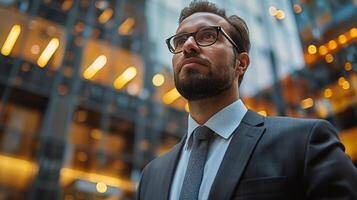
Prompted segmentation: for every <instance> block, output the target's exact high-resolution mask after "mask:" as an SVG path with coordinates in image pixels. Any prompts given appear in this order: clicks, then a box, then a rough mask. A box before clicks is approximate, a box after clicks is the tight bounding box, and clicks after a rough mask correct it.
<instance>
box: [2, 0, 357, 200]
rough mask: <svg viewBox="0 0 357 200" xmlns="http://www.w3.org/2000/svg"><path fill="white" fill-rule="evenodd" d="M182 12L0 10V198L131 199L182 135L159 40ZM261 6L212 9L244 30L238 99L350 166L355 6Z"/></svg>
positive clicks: (55, 6)
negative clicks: (145, 171) (338, 141)
mask: <svg viewBox="0 0 357 200" xmlns="http://www.w3.org/2000/svg"><path fill="white" fill-rule="evenodd" d="M189 2H190V1H188V0H182V1H164V0H146V1H144V0H134V1H133V0H130V1H129V0H120V1H119V0H56V1H55V0H0V16H1V18H2V19H6V20H1V21H0V27H1V28H0V47H1V54H0V177H1V178H0V199H31V200H32V199H36V200H38V199H66V200H70V199H113V200H114V199H120V200H121V199H132V198H133V196H132V195H133V191H134V188H135V184H136V183H137V181H138V180H139V178H140V172H141V170H142V168H143V167H144V166H145V164H146V163H148V162H149V161H150V160H151V159H153V158H154V157H155V156H157V155H159V154H162V153H164V152H166V151H167V150H168V149H170V148H171V147H172V146H173V145H175V144H176V143H177V142H178V141H179V140H180V138H181V137H182V136H183V135H184V134H185V131H186V123H187V122H186V120H187V118H186V116H187V111H188V110H189V108H188V106H187V102H186V101H185V100H184V99H183V98H182V97H181V96H180V95H179V94H178V93H177V91H176V89H175V87H174V82H173V77H172V70H171V56H172V55H171V54H170V53H169V51H168V50H167V48H166V46H165V43H164V40H165V39H166V38H167V37H169V36H171V35H173V34H174V33H175V31H176V27H177V25H178V22H177V20H178V15H179V11H180V10H181V8H183V7H184V6H186V5H188V4H189ZM261 2H262V1H260V0H252V1H244V0H225V1H216V3H217V4H218V5H219V6H221V7H224V8H226V9H227V12H228V14H238V15H239V16H241V17H242V18H244V19H245V20H246V21H247V24H248V26H249V28H250V30H251V33H250V34H251V40H252V50H251V52H250V55H251V57H252V58H251V60H252V63H251V66H250V69H249V70H248V72H247V74H246V76H245V78H244V81H243V85H242V91H241V93H242V95H243V101H244V102H245V103H246V105H247V106H248V107H249V108H250V109H253V110H255V111H257V112H259V113H260V114H262V115H289V116H296V117H319V118H324V119H327V120H329V121H331V122H332V123H333V124H334V125H336V126H337V128H338V129H339V130H341V131H342V132H343V134H341V136H343V138H342V139H344V143H345V144H347V147H348V152H349V154H350V155H352V156H355V155H356V153H354V152H355V151H356V150H355V149H353V148H352V147H353V143H356V136H355V133H356V132H357V131H356V130H355V128H356V127H355V126H356V124H357V123H356V116H357V115H356V101H357V96H356V87H357V81H356V78H354V76H355V73H356V71H357V70H356V67H357V66H356V62H357V61H356V31H355V29H353V27H356V22H355V20H351V19H354V18H353V17H355V15H356V6H355V5H356V4H354V2H353V1H352V0H344V1H338V2H340V3H336V2H335V1H332V0H331V1H326V3H324V2H325V1H323V2H322V1H321V2H320V1H318V0H316V1H302V0H301V1H289V0H269V1H263V3H261ZM342 2H343V3H342ZM321 6H322V7H321ZM315 9H319V12H315ZM346 9H347V10H349V12H347V11H346ZM338 10H341V11H338ZM326 12H327V14H326ZM338 12H339V13H342V14H340V15H343V16H342V17H341V16H340V15H338V14H337V13H338ZM325 16H328V17H325ZM341 34H342V35H344V36H345V37H346V38H345V40H346V41H345V40H343V38H344V37H343V36H341ZM332 40H334V41H335V42H336V47H335V48H331V47H330V46H331V45H330V41H332ZM341 41H345V42H341ZM331 44H332V42H331ZM311 45H314V46H315V51H316V52H315V53H313V51H311V52H310V51H309V49H310V50H311V49H312V48H313V47H311ZM322 46H325V47H326V49H327V50H326V51H327V52H326V53H325V54H323V53H324V52H323V49H324V48H323V47H322ZM320 49H321V50H320ZM320 51H322V52H320ZM309 52H310V53H309ZM329 54H330V55H331V56H332V60H333V61H332V62H330V61H329V62H328V63H326V62H327V61H328V59H327V57H329V56H327V55H329ZM330 60H331V59H330ZM341 77H343V78H344V79H342V78H341ZM347 85H348V89H345V88H347ZM341 102H342V103H341ZM350 146H351V147H350ZM355 146H356V145H355ZM353 158H354V159H355V160H357V158H356V157H353ZM14 177H16V178H14Z"/></svg>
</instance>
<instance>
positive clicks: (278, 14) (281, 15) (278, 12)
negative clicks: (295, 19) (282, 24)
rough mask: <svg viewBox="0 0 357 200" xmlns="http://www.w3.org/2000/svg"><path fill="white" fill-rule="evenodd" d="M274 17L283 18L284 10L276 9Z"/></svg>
mask: <svg viewBox="0 0 357 200" xmlns="http://www.w3.org/2000/svg"><path fill="white" fill-rule="evenodd" d="M276 18H277V19H278V20H283V19H284V18H285V12H284V11H282V10H278V11H277V12H276Z"/></svg>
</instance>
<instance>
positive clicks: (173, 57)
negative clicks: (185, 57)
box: [171, 55, 178, 70]
mask: <svg viewBox="0 0 357 200" xmlns="http://www.w3.org/2000/svg"><path fill="white" fill-rule="evenodd" d="M171 63H172V67H173V69H174V70H175V69H176V65H177V63H178V56H177V55H173V56H172V59H171Z"/></svg>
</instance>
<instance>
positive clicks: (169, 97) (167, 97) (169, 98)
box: [162, 88, 181, 104]
mask: <svg viewBox="0 0 357 200" xmlns="http://www.w3.org/2000/svg"><path fill="white" fill-rule="evenodd" d="M180 96H181V95H180V93H179V92H178V91H177V89H176V88H174V89H171V90H170V91H168V92H167V93H166V94H164V96H163V97H162V101H163V102H164V103H165V104H171V103H173V102H174V101H175V100H176V99H178V98H179V97H180Z"/></svg>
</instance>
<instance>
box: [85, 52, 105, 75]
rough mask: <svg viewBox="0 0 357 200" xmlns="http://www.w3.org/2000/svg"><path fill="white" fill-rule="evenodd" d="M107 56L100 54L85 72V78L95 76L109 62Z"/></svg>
mask: <svg viewBox="0 0 357 200" xmlns="http://www.w3.org/2000/svg"><path fill="white" fill-rule="evenodd" d="M107 60H108V59H107V57H106V56H105V55H100V56H98V58H96V59H95V61H94V62H93V63H92V64H91V65H89V67H88V68H87V69H86V70H85V71H84V72H83V77H84V78H85V79H91V78H93V76H94V75H95V74H96V73H97V72H98V71H99V70H100V69H102V68H103V67H104V66H105V64H107Z"/></svg>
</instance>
